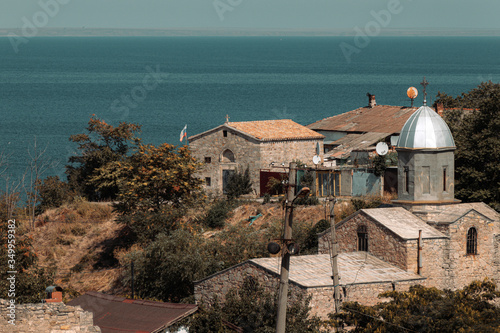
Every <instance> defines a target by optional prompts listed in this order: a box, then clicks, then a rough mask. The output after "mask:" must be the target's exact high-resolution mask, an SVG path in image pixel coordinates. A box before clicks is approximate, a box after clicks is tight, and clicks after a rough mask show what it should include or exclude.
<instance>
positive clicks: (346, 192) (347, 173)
mask: <svg viewBox="0 0 500 333" xmlns="http://www.w3.org/2000/svg"><path fill="white" fill-rule="evenodd" d="M340 195H342V196H351V195H352V170H350V169H349V170H342V171H341V172H340Z"/></svg>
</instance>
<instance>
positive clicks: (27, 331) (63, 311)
mask: <svg viewBox="0 0 500 333" xmlns="http://www.w3.org/2000/svg"><path fill="white" fill-rule="evenodd" d="M8 307H9V301H7V300H3V299H1V300H0V332H12V333H17V332H19V333H35V332H36V333H40V332H43V333H63V332H64V333H77V332H82V333H83V332H88V333H97V332H101V329H100V328H99V327H97V326H94V320H93V314H92V312H86V311H83V310H82V308H81V307H79V306H67V305H65V304H64V303H48V304H47V303H39V304H16V308H15V321H14V323H15V325H12V324H10V323H9V320H11V319H12V318H11V317H9V315H10V314H11V313H12V312H11V309H9V308H8Z"/></svg>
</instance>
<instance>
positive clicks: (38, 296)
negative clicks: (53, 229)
mask: <svg viewBox="0 0 500 333" xmlns="http://www.w3.org/2000/svg"><path fill="white" fill-rule="evenodd" d="M18 223H19V222H18V221H15V220H7V219H1V220H0V235H1V236H0V298H3V299H15V301H16V303H39V302H41V300H42V299H43V298H45V294H44V291H45V288H46V287H48V286H50V285H51V284H52V283H53V277H52V273H49V272H48V271H46V270H44V269H40V268H39V267H38V265H37V262H38V257H37V255H36V254H35V253H34V252H33V251H32V245H31V244H32V238H31V237H30V236H28V235H26V234H25V233H24V230H23V228H22V227H21V226H20V225H19V224H18ZM9 230H10V231H9ZM10 265H12V266H10ZM9 271H16V272H17V273H16V274H12V273H8V272H9ZM12 276H14V277H15V287H14V288H10V281H9V280H8V279H7V278H11V277H12ZM12 292H14V293H15V295H13V294H12Z"/></svg>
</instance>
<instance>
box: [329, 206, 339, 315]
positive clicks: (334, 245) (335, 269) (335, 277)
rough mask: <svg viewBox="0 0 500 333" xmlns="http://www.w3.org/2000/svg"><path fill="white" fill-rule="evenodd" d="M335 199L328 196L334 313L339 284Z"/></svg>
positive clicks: (336, 305) (336, 306) (337, 302)
mask: <svg viewBox="0 0 500 333" xmlns="http://www.w3.org/2000/svg"><path fill="white" fill-rule="evenodd" d="M336 201H337V199H336V198H335V197H330V236H331V239H332V246H331V252H330V258H331V260H332V269H333V277H332V278H333V298H334V300H335V313H337V312H338V311H339V309H340V286H339V268H338V263H337V257H338V255H339V254H338V248H337V246H338V245H337V236H336V232H335V216H334V208H335V202H336Z"/></svg>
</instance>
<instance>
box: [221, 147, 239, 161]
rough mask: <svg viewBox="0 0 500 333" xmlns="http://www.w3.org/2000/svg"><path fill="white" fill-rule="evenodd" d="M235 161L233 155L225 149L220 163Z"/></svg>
mask: <svg viewBox="0 0 500 333" xmlns="http://www.w3.org/2000/svg"><path fill="white" fill-rule="evenodd" d="M235 161H236V159H235V158H234V154H233V152H232V151H231V150H229V149H226V150H224V152H223V153H222V162H224V163H234V162H235Z"/></svg>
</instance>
